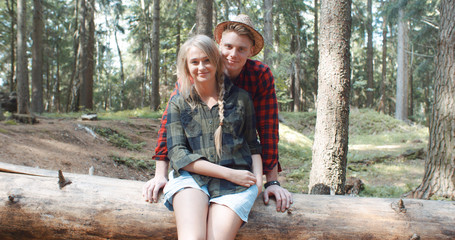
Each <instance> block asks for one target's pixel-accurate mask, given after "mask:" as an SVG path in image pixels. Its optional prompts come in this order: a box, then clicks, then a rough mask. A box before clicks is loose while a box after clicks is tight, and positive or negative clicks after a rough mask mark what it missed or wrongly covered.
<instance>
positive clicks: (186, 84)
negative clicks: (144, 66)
mask: <svg viewBox="0 0 455 240" xmlns="http://www.w3.org/2000/svg"><path fill="white" fill-rule="evenodd" d="M192 47H196V48H199V49H200V50H202V51H203V52H204V53H205V54H207V57H208V59H209V61H210V62H211V63H212V64H214V65H215V66H216V74H215V78H216V82H217V83H218V84H217V91H218V114H219V118H220V124H219V126H218V128H217V129H216V131H215V134H214V136H215V149H216V153H217V155H218V157H221V153H222V142H223V139H222V138H223V137H222V136H223V130H222V126H223V120H224V94H225V88H224V74H223V62H222V60H221V54H220V52H219V50H218V48H217V46H216V44H215V42H214V41H213V40H212V39H210V38H209V37H207V36H205V35H196V36H194V37H191V38H189V39H188V40H186V42H185V43H184V44H183V45H182V46H181V47H180V51H179V53H178V57H177V78H178V79H179V80H180V86H179V93H180V94H181V95H182V96H183V98H184V99H185V100H186V101H187V102H188V103H189V104H190V106H192V107H194V106H195V104H196V102H195V99H196V98H195V95H196V94H198V93H197V91H196V90H195V88H194V84H193V82H192V79H191V75H190V71H189V69H188V52H189V50H190V48H192Z"/></svg>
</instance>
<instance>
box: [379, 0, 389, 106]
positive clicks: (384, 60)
mask: <svg viewBox="0 0 455 240" xmlns="http://www.w3.org/2000/svg"><path fill="white" fill-rule="evenodd" d="M381 7H382V8H384V0H382V1H381ZM382 21H383V22H382V72H381V84H380V91H381V97H380V102H379V107H378V111H379V112H382V113H385V106H386V99H387V96H386V91H385V86H386V85H385V83H386V80H387V15H386V14H384V15H383V16H382Z"/></svg>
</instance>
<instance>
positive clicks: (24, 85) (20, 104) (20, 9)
mask: <svg viewBox="0 0 455 240" xmlns="http://www.w3.org/2000/svg"><path fill="white" fill-rule="evenodd" d="M26 3H27V1H26V0H17V51H16V53H17V64H16V65H17V67H16V71H17V73H16V76H17V113H19V114H28V113H29V101H30V94H29V86H28V85H29V81H28V61H27V21H26V16H27V10H26V9H27V6H26Z"/></svg>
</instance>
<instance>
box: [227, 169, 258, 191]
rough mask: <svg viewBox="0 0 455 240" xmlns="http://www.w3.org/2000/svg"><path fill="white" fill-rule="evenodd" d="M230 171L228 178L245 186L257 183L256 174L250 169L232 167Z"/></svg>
mask: <svg viewBox="0 0 455 240" xmlns="http://www.w3.org/2000/svg"><path fill="white" fill-rule="evenodd" d="M231 170H232V171H230V173H229V174H228V175H227V176H226V180H228V181H229V182H232V183H235V184H237V185H240V186H244V187H251V186H253V185H254V184H256V176H254V174H253V173H252V172H250V171H248V170H235V169H231Z"/></svg>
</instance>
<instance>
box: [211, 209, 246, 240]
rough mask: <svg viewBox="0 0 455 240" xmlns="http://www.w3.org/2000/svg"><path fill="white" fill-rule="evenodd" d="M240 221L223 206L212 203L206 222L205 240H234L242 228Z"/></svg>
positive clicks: (232, 212)
mask: <svg viewBox="0 0 455 240" xmlns="http://www.w3.org/2000/svg"><path fill="white" fill-rule="evenodd" d="M242 223H243V221H242V219H240V217H239V216H238V215H237V214H236V213H235V212H234V211H232V210H231V209H230V208H228V207H227V206H225V205H221V204H216V203H212V204H210V207H209V217H208V220H207V239H208V240H220V239H223V240H224V239H226V240H228V239H234V238H235V236H236V235H237V232H238V231H239V229H240V227H241V226H242Z"/></svg>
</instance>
